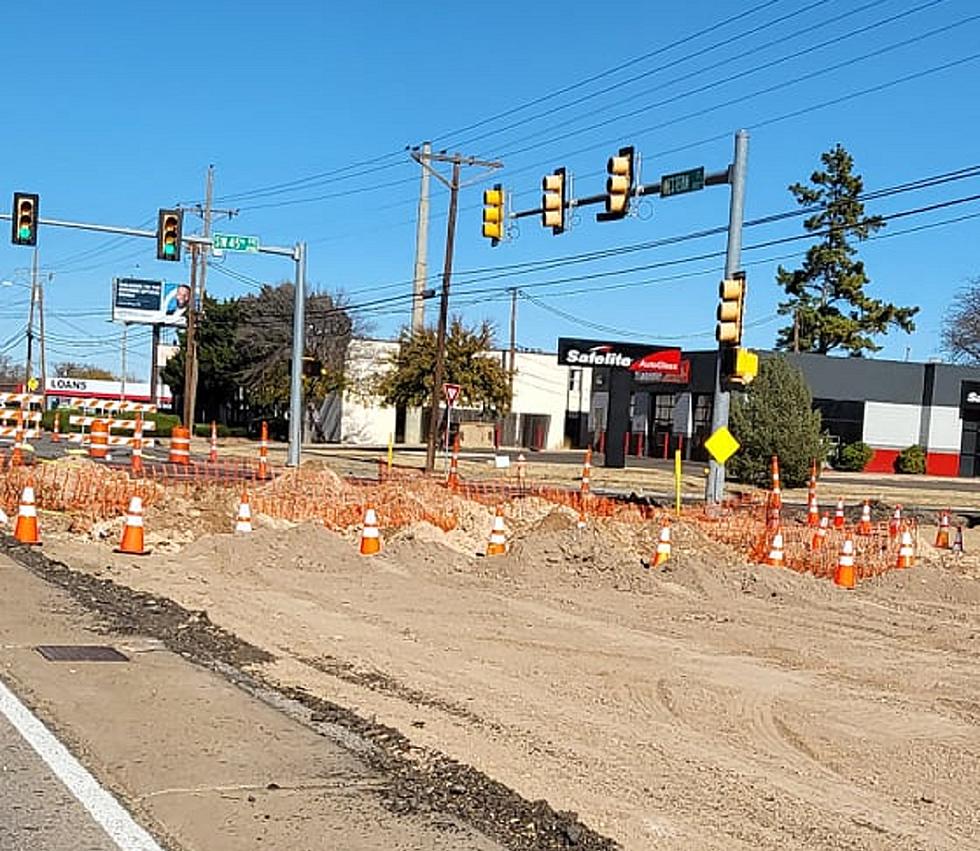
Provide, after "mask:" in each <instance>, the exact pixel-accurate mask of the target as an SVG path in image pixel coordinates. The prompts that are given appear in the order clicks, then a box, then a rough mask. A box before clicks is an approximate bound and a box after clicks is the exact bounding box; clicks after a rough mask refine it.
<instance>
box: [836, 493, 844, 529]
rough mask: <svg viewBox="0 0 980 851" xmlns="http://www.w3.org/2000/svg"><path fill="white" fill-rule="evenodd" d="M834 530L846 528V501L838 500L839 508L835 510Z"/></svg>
mask: <svg viewBox="0 0 980 851" xmlns="http://www.w3.org/2000/svg"><path fill="white" fill-rule="evenodd" d="M834 528H835V529H843V528H844V500H843V499H838V500H837V508H835V509H834Z"/></svg>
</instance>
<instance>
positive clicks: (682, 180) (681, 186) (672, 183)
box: [660, 165, 704, 198]
mask: <svg viewBox="0 0 980 851" xmlns="http://www.w3.org/2000/svg"><path fill="white" fill-rule="evenodd" d="M699 189H704V166H703V165H702V166H698V167H697V168H692V169H690V170H688V171H679V172H677V174H665V175H664V176H663V177H661V178H660V197H661V198H668V197H670V196H671V195H683V194H684V193H685V192H697V191H698V190H699Z"/></svg>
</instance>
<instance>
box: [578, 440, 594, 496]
mask: <svg viewBox="0 0 980 851" xmlns="http://www.w3.org/2000/svg"><path fill="white" fill-rule="evenodd" d="M591 478H592V447H591V446H590V447H589V448H588V449H586V450H585V460H584V461H583V463H582V485H581V489H580V492H581V493H582V494H587V493H588V492H589V487H590V479H591Z"/></svg>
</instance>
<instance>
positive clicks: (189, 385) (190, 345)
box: [184, 242, 200, 431]
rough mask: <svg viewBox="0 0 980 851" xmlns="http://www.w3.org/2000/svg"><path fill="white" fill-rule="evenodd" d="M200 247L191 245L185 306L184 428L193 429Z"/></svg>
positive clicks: (194, 244) (193, 243) (194, 243)
mask: <svg viewBox="0 0 980 851" xmlns="http://www.w3.org/2000/svg"><path fill="white" fill-rule="evenodd" d="M199 250H200V246H198V244H197V243H196V242H192V243H191V300H190V303H189V304H188V305H187V328H186V330H185V332H184V428H188V429H191V430H192V431H193V429H194V391H195V389H196V387H197V334H196V330H197V316H196V313H197V312H196V311H195V310H194V293H195V292H196V291H197V253H198V251H199Z"/></svg>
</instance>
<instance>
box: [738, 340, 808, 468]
mask: <svg viewBox="0 0 980 851" xmlns="http://www.w3.org/2000/svg"><path fill="white" fill-rule="evenodd" d="M730 419H731V423H730V428H731V431H732V434H733V435H735V439H736V440H738V442H739V443H740V444H741V445H742V446H741V449H739V450H738V452H736V453H735V454H734V455H733V456H732V457H731V459H730V460H729V461H728V464H727V469H728V472H729V473H731V475H732V477H733V478H736V479H738V480H739V481H742V482H748V483H751V484H756V485H761V486H765V485H766V484H768V482H769V462H770V460H771V458H772V456H773V455H778V456H779V465H780V477H781V479H782V482H783V484H785V485H786V486H787V487H798V486H800V485H803V484H805V483H806V481H807V479H808V477H809V473H810V462H811V461H812V460H813V459H814V458H816V459H817V460H818V461H822V460H823V458H824V457H825V455H826V446H825V443H824V440H823V438H822V436H821V434H820V429H821V418H820V412H819V411H814V410H813V399H812V397H811V396H810V388H809V387H807V384H806V379H804V377H803V373H802V372H801V371H800V370H799V369H797V368H796V367H795V366H793V365H792V364H790V363H789V362H788V361H787V360H786V358H784V357H781V356H778V355H777V356H773V357H767V358H765V359H763V361H762V363H761V364H760V368H759V375H758V377H757V378H756V379H755V381H753V382H752V383H751V384H750V385H749V386H748V388H747V390H746V392H745V393H744V394H740V395H737V396H734V397H733V399H732V409H731V418H730Z"/></svg>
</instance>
